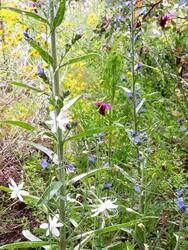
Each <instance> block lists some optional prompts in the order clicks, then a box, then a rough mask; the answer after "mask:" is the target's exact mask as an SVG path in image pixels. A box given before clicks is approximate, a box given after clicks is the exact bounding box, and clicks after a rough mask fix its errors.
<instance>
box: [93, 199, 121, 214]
mask: <svg viewBox="0 0 188 250" xmlns="http://www.w3.org/2000/svg"><path fill="white" fill-rule="evenodd" d="M115 202H116V200H115V201H111V200H106V201H105V202H102V203H101V204H100V205H99V206H98V207H97V208H95V209H92V210H91V211H92V212H94V214H92V215H91V217H95V216H97V215H99V214H100V213H104V214H105V215H108V213H107V211H106V210H114V209H117V207H118V205H116V204H114V203H115Z"/></svg>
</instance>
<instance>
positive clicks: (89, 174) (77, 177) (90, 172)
mask: <svg viewBox="0 0 188 250" xmlns="http://www.w3.org/2000/svg"><path fill="white" fill-rule="evenodd" d="M108 170H110V168H97V169H94V170H91V171H89V172H87V173H83V174H80V175H78V176H76V177H74V178H73V179H71V180H70V181H69V182H68V184H74V183H75V182H77V181H80V180H82V179H85V178H88V177H90V176H92V175H94V174H96V173H98V172H103V171H108Z"/></svg>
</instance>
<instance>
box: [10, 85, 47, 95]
mask: <svg viewBox="0 0 188 250" xmlns="http://www.w3.org/2000/svg"><path fill="white" fill-rule="evenodd" d="M10 84H12V85H15V86H18V87H22V88H26V89H31V90H33V91H35V92H38V93H43V94H44V95H47V94H46V93H44V92H43V91H42V90H40V89H37V88H35V87H33V86H30V85H27V84H25V83H22V82H11V83H10Z"/></svg>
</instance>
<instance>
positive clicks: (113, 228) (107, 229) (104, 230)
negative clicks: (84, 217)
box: [94, 220, 141, 234]
mask: <svg viewBox="0 0 188 250" xmlns="http://www.w3.org/2000/svg"><path fill="white" fill-rule="evenodd" d="M140 222H141V220H132V221H130V222H126V223H122V224H117V225H114V226H110V227H105V228H102V229H97V230H94V233H95V234H104V233H109V232H113V231H117V230H119V229H122V228H126V227H132V226H135V225H137V224H138V223H140Z"/></svg>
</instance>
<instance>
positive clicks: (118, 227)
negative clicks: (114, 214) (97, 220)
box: [72, 219, 142, 240]
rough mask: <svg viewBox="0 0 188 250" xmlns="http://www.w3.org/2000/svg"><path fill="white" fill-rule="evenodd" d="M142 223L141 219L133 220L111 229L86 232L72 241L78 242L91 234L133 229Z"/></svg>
mask: <svg viewBox="0 0 188 250" xmlns="http://www.w3.org/2000/svg"><path fill="white" fill-rule="evenodd" d="M141 222H142V220H141V219H138V220H132V221H130V222H126V223H123V224H117V225H114V226H110V227H105V228H101V229H96V230H92V231H88V232H85V233H82V234H79V235H77V236H75V237H73V238H72V240H78V239H80V238H83V237H85V236H87V235H90V234H93V235H94V234H104V233H109V232H113V231H117V230H120V229H122V228H128V227H133V226H135V225H137V224H138V223H141Z"/></svg>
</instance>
